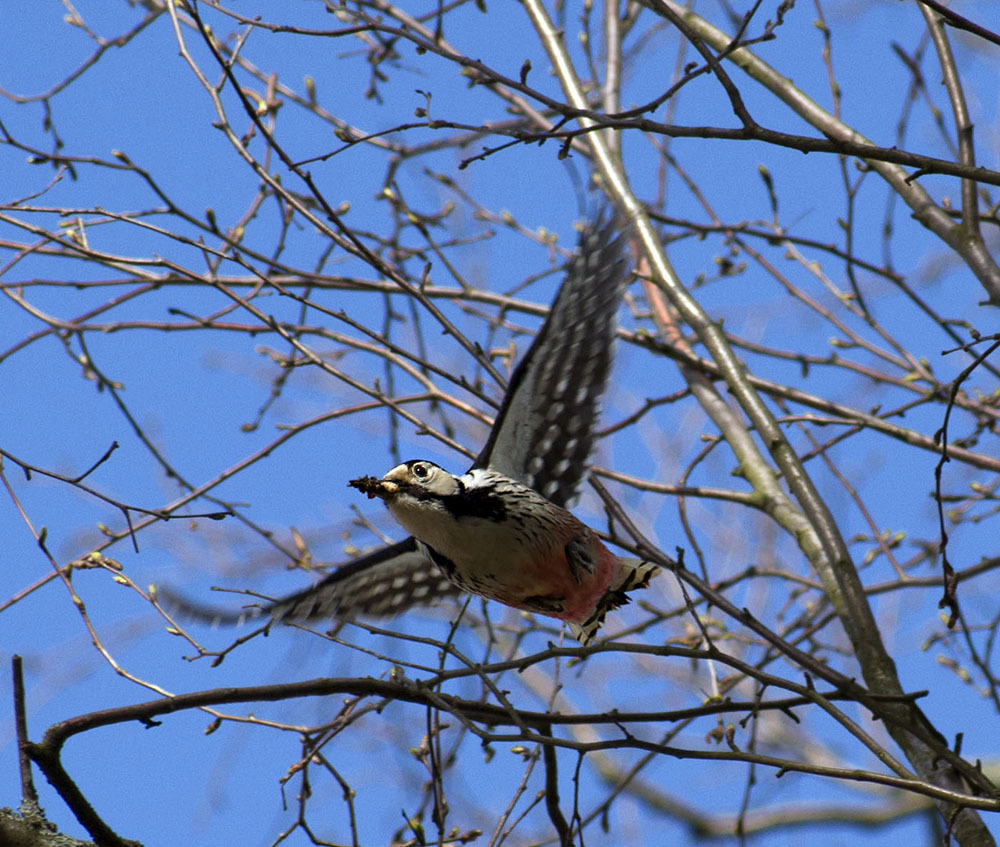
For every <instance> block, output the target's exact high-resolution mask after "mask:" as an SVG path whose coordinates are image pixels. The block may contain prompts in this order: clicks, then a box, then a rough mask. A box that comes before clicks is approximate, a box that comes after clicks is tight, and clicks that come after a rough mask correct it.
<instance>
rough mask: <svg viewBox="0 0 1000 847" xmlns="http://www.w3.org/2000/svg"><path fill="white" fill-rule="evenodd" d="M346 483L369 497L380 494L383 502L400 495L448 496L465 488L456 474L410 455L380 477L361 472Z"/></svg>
mask: <svg viewBox="0 0 1000 847" xmlns="http://www.w3.org/2000/svg"><path fill="white" fill-rule="evenodd" d="M348 485H350V486H351V487H352V488H357V489H358V491H361V492H363V493H364V494H367V495H368V496H369V497H379V498H381V499H382V500H385V501H386V503H390V502H392V501H393V500H395V499H396V498H397V497H400V496H403V495H409V496H410V497H414V498H416V499H418V500H425V499H430V498H440V497H449V496H452V495H455V494H460V493H461V492H462V490H463V488H464V485H463V483H462V481H461V480H460V479H459V478H458V477H456V476H453V475H452V474H450V473H448V471H446V470H445V469H444V468H442V467H439V466H438V465H435V464H434V463H433V462H428V461H426V460H425V459H411V460H410V461H408V462H403V464H401V465H396V467H394V468H393V469H392V470H391V471H389V472H388V473H387V474H385V476H383V477H382V478H381V479H378V478H377V477H374V476H363V477H360V478H359V479H352V480H351V481H350V482H349V483H348Z"/></svg>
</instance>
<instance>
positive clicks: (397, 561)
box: [266, 536, 461, 621]
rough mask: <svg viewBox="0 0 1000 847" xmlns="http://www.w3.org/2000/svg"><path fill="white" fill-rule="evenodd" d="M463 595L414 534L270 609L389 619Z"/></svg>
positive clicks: (280, 613)
mask: <svg viewBox="0 0 1000 847" xmlns="http://www.w3.org/2000/svg"><path fill="white" fill-rule="evenodd" d="M459 594H461V591H460V590H459V588H458V587H457V586H456V585H455V584H454V583H452V582H451V581H450V580H449V579H448V578H447V577H446V576H445V575H444V574H443V573H442V572H441V569H440V568H439V567H438V566H437V565H435V564H434V561H433V560H432V559H431V557H430V554H429V553H428V551H427V548H426V547H425V546H424V545H423V544H422V543H421V542H419V541H417V540H416V539H415V538H413V537H412V536H411V537H410V538H407V539H405V540H404V541H400V542H398V543H397V544H392V545H390V546H388V547H382V548H381V549H379V550H375V551H374V552H372V553H368V554H367V555H364V556H361V557H360V558H358V559H354V560H353V561H351V562H349V563H347V564H344V565H341V566H340V567H339V568H337V570H335V571H334V572H333V573H331V574H330V575H329V576H327V577H326V579H324V580H323V581H322V582H319V583H317V584H316V585H313V586H312V587H310V588H306V589H304V590H303V591H300V592H299V593H298V594H293V595H291V596H290V597H286V598H284V599H283V600H279V601H278V602H277V603H275V604H274V605H273V606H270V607H269V608H268V609H266V611H267V612H268V613H269V614H270V615H271V617H272V618H273V619H274V620H276V621H283V620H293V621H305V620H314V619H316V618H339V619H349V618H354V617H357V616H358V615H365V616H368V617H375V618H388V617H393V616H394V615H398V614H399V613H400V612H403V611H405V610H406V609H409V608H410V607H411V606H426V605H428V604H430V603H433V602H435V601H437V600H440V599H442V598H444V597H449V596H451V597H456V596H458V595H459Z"/></svg>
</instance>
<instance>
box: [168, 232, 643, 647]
mask: <svg viewBox="0 0 1000 847" xmlns="http://www.w3.org/2000/svg"><path fill="white" fill-rule="evenodd" d="M622 240H623V238H622V236H621V235H620V234H619V227H618V225H617V224H616V221H615V219H614V217H613V216H607V217H606V218H604V219H598V220H596V221H592V222H590V223H589V224H588V225H587V226H586V227H585V228H584V229H583V231H582V232H581V235H580V240H579V247H578V250H577V252H576V254H575V255H574V257H573V259H572V260H571V261H570V263H569V266H568V268H567V271H566V276H565V279H564V280H563V283H562V285H561V286H560V288H559V292H558V294H557V295H556V299H555V302H554V303H553V304H552V308H551V309H550V311H549V315H548V317H547V318H546V320H545V322H544V323H543V325H542V327H541V329H540V330H539V332H538V334H537V335H536V337H535V339H534V341H533V342H532V344H531V346H530V347H529V349H528V351H527V353H526V354H525V355H524V357H523V359H522V360H521V361H520V362H519V363H518V365H517V367H516V368H515V369H514V372H513V374H512V375H511V379H510V383H509V385H508V387H507V391H506V393H505V395H504V398H503V402H502V403H501V406H500V410H499V412H498V414H497V416H496V419H495V421H494V423H493V427H492V429H491V431H490V434H489V438H488V439H487V441H486V444H485V446H484V447H483V449H482V451H481V452H480V453H479V455H478V457H477V458H476V460H475V462H473V464H472V467H471V468H469V470H468V471H466V472H465V473H464V474H462V475H460V476H456V475H453V474H451V473H449V472H448V471H446V470H444V469H443V468H441V467H439V466H438V465H436V464H434V463H433V462H430V461H426V460H423V459H415V460H411V461H408V462H404V463H402V464H400V465H397V466H396V467H394V468H392V469H391V470H389V471H388V473H386V474H384V475H383V476H382V477H374V476H365V477H361V478H359V479H355V480H351V481H350V483H349V485H351V486H353V487H354V488H357V489H359V490H360V491H362V492H363V493H365V494H367V495H368V496H369V497H372V498H375V497H377V498H379V499H381V500H382V501H383V502H384V503H385V505H386V506H387V508H388V509H389V512H390V513H391V514H392V516H393V517H394V518H395V520H396V521H397V522H398V523H399V524H400V525H401V526H402V527H403V529H405V530H406V531H407V532H409V533H411V535H410V537H408V538H406V539H405V540H403V541H400V542H398V543H396V544H392V545H389V546H386V547H383V548H381V549H378V550H375V551H374V552H371V553H368V554H366V555H363V556H361V557H359V558H357V559H354V560H353V561H351V562H348V563H346V564H344V565H341V566H340V567H339V568H337V569H336V570H334V571H333V572H332V573H330V574H329V575H328V576H327V577H326V578H325V579H323V580H322V581H321V582H319V583H317V584H316V585H314V586H312V587H310V588H307V589H305V590H303V591H301V592H299V593H297V594H293V595H291V596H290V597H286V598H284V599H282V600H278V601H276V602H275V603H273V604H272V605H270V606H265V607H263V608H258V609H255V610H253V612H252V613H250V614H252V616H254V617H257V616H260V615H268V616H270V617H271V618H272V620H274V621H285V620H294V621H304V620H312V619H317V618H336V619H341V620H345V619H352V618H355V617H359V616H367V617H376V618H379V617H383V618H384V617H392V616H395V615H397V614H399V613H400V612H403V611H405V610H406V609H409V608H411V607H413V606H420V605H429V604H432V603H435V602H437V601H438V600H440V599H443V598H445V597H449V596H454V595H457V594H459V593H461V592H470V593H472V594H478V595H481V596H483V597H487V598H489V599H491V600H497V601H499V602H501V603H505V604H506V605H508V606H513V607H514V608H517V609H524V610H527V611H531V612H537V613H539V614H542V615H547V616H550V617H553V618H557V619H559V620H562V621H564V622H565V623H566V624H567V625H568V626H569V629H570V631H571V632H572V634H573V636H574V637H575V638H576V639H577V640H578V641H580V642H581V643H582V644H584V645H586V644H588V643H590V641H591V640H592V639H593V638H594V636H595V635H596V633H597V631H598V629H599V628H600V626H601V624H602V623H603V621H604V617H605V615H606V614H607V612H608V611H609V610H611V609H614V608H616V607H618V606H620V605H622V604H624V603H626V602H628V599H629V598H628V596H627V593H628V592H629V591H631V590H633V589H636V588H642V587H645V586H646V584H647V583H648V582H649V580H650V579H651V578H652V577H653V576H654V575H655V574H656V573H657V572H658V568H656V567H655V566H654V565H652V564H650V563H648V562H644V561H641V560H638V559H629V558H622V557H618V556H616V555H614V554H613V553H612V552H611V551H610V550H608V549H607V548H606V547H605V546H604V544H603V543H602V542H601V540H600V539H599V538H598V537H597V534H596V533H595V532H594V531H593V530H591V529H590V528H589V527H587V526H586V525H585V524H583V523H582V522H581V521H579V520H578V519H577V518H576V517H574V516H573V515H572V514H571V513H570V512H569V511H568V510H567V508H566V507H567V505H568V504H569V503H570V501H571V500H573V499H574V498H575V496H576V494H577V492H578V489H579V486H580V483H581V481H582V479H583V477H584V475H585V473H586V467H587V466H586V462H587V459H588V457H589V455H590V452H591V448H592V447H593V442H594V427H595V424H596V420H597V416H598V411H599V402H600V397H601V394H602V393H603V391H604V387H605V384H606V383H607V379H608V374H609V371H610V368H611V361H612V357H613V352H614V344H613V342H614V336H615V328H616V325H617V321H616V315H617V311H618V307H619V304H620V301H621V296H622V292H623V290H624V287H625V282H626V281H627V278H628V270H627V266H626V263H625V260H624V257H623V255H622ZM181 605H185V604H184V603H183V602H182V603H181ZM199 616H202V617H204V616H205V615H204V614H199ZM245 616H246V615H245ZM227 617H229V616H227Z"/></svg>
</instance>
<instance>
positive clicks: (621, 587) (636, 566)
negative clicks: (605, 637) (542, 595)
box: [567, 558, 660, 647]
mask: <svg viewBox="0 0 1000 847" xmlns="http://www.w3.org/2000/svg"><path fill="white" fill-rule="evenodd" d="M618 563H619V564H620V565H621V579H620V580H619V581H618V584H617V585H613V586H611V587H610V588H608V590H607V591H606V592H605V593H604V596H603V597H602V598H601V599H600V600H598V601H597V606H596V607H595V609H594V613H593V614H592V615H591V616H590V617H589V618H587V619H586V620H585V621H584V622H583V623H573V622H572V621H567V624H568V626H569V631H570V632H571V633H572V634H573V637H574V638H575V639H576V640H577V641H579V642H580V643H581V644H582V645H583V646H584V647H586V646H587V645H589V644H590V642H591V641H593V640H594V637H595V636H596V635H597V631H598V630H599V629H600V628H601V625H602V624H603V623H604V618H605V616H606V615H607V613H608V612H610V611H611V610H612V609H617V608H618V607H619V606H624V605H625V604H626V603H628V602H629V599H630V598H629V596H628V592H629V591H634V590H635V589H637V588H645V587H646V586H647V585H649V581H650V580H651V579H652V578H653V577H654V576H656V575H657V574H658V573H659V572H660V569H659V568H658V567H657V566H656V565H654V564H651V563H650V562H646V561H644V560H642V559H625V558H619V559H618Z"/></svg>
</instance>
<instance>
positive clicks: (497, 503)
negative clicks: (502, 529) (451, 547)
mask: <svg viewBox="0 0 1000 847" xmlns="http://www.w3.org/2000/svg"><path fill="white" fill-rule="evenodd" d="M459 482H461V480H459ZM440 499H441V504H442V505H443V506H444V507H445V508H446V509H447V510H448V512H449V514H451V516H452V517H453V518H455V519H456V520H458V519H460V518H482V519H483V520H487V521H494V522H495V523H500V522H501V521H505V520H507V505H506V503H505V502H504V499H503V497H501V496H500V495H499V494H497V493H496V492H495V491H492V490H491V489H489V488H469V487H466V486H463V490H462V491H461V492H460V493H458V494H455V495H452V496H450V497H441V498H440Z"/></svg>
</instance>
